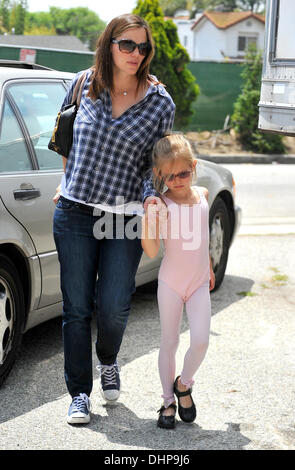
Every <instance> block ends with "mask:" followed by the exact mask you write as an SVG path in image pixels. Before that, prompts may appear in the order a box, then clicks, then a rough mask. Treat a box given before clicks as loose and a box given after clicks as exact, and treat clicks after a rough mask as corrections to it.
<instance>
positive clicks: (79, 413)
mask: <svg viewBox="0 0 295 470" xmlns="http://www.w3.org/2000/svg"><path fill="white" fill-rule="evenodd" d="M90 410H91V402H90V399H89V397H88V396H87V395H86V393H80V395H79V396H77V397H74V398H73V401H72V403H71V405H70V408H69V412H68V416H67V422H68V423H69V424H85V423H89V421H90Z"/></svg>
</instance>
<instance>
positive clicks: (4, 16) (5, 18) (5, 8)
mask: <svg viewBox="0 0 295 470" xmlns="http://www.w3.org/2000/svg"><path fill="white" fill-rule="evenodd" d="M10 8H11V6H10V0H2V1H1V3H0V17H1V26H2V28H3V30H4V31H6V32H8V31H9V17H10Z"/></svg>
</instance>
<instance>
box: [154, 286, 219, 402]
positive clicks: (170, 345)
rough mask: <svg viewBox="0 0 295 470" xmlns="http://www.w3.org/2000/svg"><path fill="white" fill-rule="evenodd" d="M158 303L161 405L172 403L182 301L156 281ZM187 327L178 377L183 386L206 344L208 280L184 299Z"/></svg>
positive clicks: (207, 329)
mask: <svg viewBox="0 0 295 470" xmlns="http://www.w3.org/2000/svg"><path fill="white" fill-rule="evenodd" d="M158 304H159V311H160V322H161V343H160V352H159V360H158V365H159V373H160V379H161V383H162V387H163V395H162V397H163V398H164V406H165V407H166V408H167V407H168V406H169V405H170V404H171V403H173V402H174V400H175V399H174V393H173V383H174V380H175V367H176V366H175V355H176V351H177V347H178V344H179V334H180V326H181V319H182V312H183V305H184V302H183V300H182V298H181V297H180V296H179V294H178V293H177V292H175V290H173V289H171V288H170V287H169V286H168V285H167V284H166V283H165V282H164V281H162V280H159V283H158ZM186 313H187V317H188V322H189V327H190V347H189V349H188V350H187V352H186V354H185V357H184V363H183V369H182V373H181V377H180V380H181V382H182V384H183V385H186V387H187V389H188V388H190V387H191V386H192V385H193V383H194V380H193V376H194V374H195V373H196V371H197V370H198V368H199V366H200V365H201V363H202V361H203V359H204V357H205V354H206V351H207V348H208V344H209V330H210V320H211V301H210V293H209V287H208V283H206V285H203V286H201V287H199V289H197V290H196V291H195V292H194V293H193V294H192V296H191V297H190V298H189V299H188V300H187V302H186Z"/></svg>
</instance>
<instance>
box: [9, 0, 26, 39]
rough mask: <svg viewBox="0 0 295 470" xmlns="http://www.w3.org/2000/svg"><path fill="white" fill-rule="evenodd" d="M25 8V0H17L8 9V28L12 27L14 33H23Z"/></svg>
mask: <svg viewBox="0 0 295 470" xmlns="http://www.w3.org/2000/svg"><path fill="white" fill-rule="evenodd" d="M27 10H28V2H27V0H19V1H17V2H15V3H14V4H13V6H12V8H11V11H10V29H12V28H14V33H15V34H24V31H25V18H26V14H27Z"/></svg>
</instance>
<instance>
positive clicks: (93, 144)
mask: <svg viewBox="0 0 295 470" xmlns="http://www.w3.org/2000/svg"><path fill="white" fill-rule="evenodd" d="M81 73H82V72H79V73H78V74H77V75H76V76H75V77H74V79H73V81H72V83H71V86H70V89H69V91H68V93H67V95H66V97H65V100H64V102H63V104H62V107H63V106H65V105H66V104H69V103H71V98H72V93H73V89H74V86H75V84H76V82H77V80H78V77H79V76H80V74H81ZM90 76H91V70H90V69H89V71H87V78H86V81H85V84H84V90H83V93H82V99H81V103H80V107H79V110H78V113H77V116H76V119H75V123H74V132H73V146H72V148H71V151H70V153H69V156H68V162H67V166H66V173H65V179H66V192H67V194H68V195H69V196H70V197H72V198H75V199H76V200H80V201H83V202H84V203H92V204H107V205H111V206H113V205H115V204H116V198H117V197H121V198H122V197H123V198H124V201H125V202H126V203H128V202H131V201H143V200H144V199H145V198H146V197H147V196H149V195H153V194H155V193H156V192H155V190H154V189H153V185H152V180H151V166H152V162H151V154H152V148H153V145H154V143H155V142H156V141H157V140H158V139H160V138H161V137H163V135H164V134H165V133H166V132H170V131H171V130H172V127H173V121H174V114H175V104H174V102H173V101H172V98H171V96H170V95H169V94H168V93H167V91H166V90H165V88H164V86H163V85H151V86H150V87H149V89H148V91H147V94H146V96H145V97H144V98H143V99H142V100H141V101H140V102H139V103H137V104H135V105H134V106H132V107H130V108H129V109H128V110H127V111H125V112H124V113H123V114H122V115H121V116H119V118H117V119H113V118H112V103H111V97H110V94H109V92H108V91H107V90H104V91H103V92H102V93H101V95H100V97H99V99H97V100H96V101H92V100H91V98H89V97H87V93H88V87H89V83H90Z"/></svg>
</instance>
